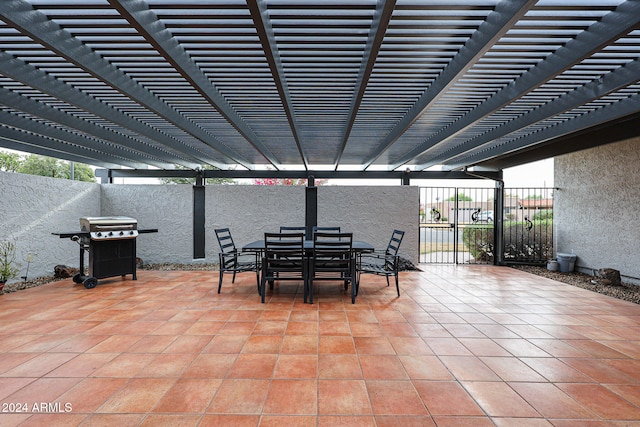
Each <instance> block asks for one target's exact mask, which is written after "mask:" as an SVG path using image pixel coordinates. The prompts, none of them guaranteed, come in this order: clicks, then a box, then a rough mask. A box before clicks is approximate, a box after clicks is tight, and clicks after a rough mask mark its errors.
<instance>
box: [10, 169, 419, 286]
mask: <svg viewBox="0 0 640 427" xmlns="http://www.w3.org/2000/svg"><path fill="white" fill-rule="evenodd" d="M418 191H419V190H418V187H339V186H335V187H334V186H321V187H318V191H317V194H318V225H320V226H323V225H334V224H340V225H341V226H342V229H343V230H344V231H351V232H353V233H354V238H355V239H356V240H365V241H368V242H371V243H373V244H374V245H375V246H376V247H378V248H384V247H386V245H387V243H388V241H389V237H390V236H391V232H392V230H393V229H394V228H398V229H401V230H404V231H405V232H406V234H405V238H404V240H403V242H402V246H401V251H400V252H401V254H402V255H403V256H404V257H406V258H407V259H409V260H411V261H412V262H414V263H417V258H418V241H417V239H418ZM305 194H306V193H305V187H300V186H245V185H221V186H207V187H206V190H205V214H206V217H205V233H206V235H205V244H206V258H204V259H200V260H194V259H193V187H192V186H191V185H116V184H96V183H86V182H78V181H69V180H62V179H53V178H46V177H40V176H33V175H23V174H15V173H6V172H0V199H1V200H3V203H4V205H3V208H2V211H1V221H0V238H6V237H11V238H14V239H15V240H16V244H17V246H18V261H19V262H20V263H22V264H23V267H24V268H23V269H22V271H21V275H24V270H25V269H26V265H24V263H23V260H24V259H26V256H27V253H28V252H29V251H33V252H34V253H35V254H36V256H35V257H34V259H33V262H32V263H31V264H30V266H29V277H30V278H34V277H39V276H49V275H51V274H52V273H53V267H54V266H55V265H57V264H65V265H69V266H72V267H77V266H78V263H79V247H78V245H77V244H76V243H74V242H72V241H71V240H70V239H60V238H59V237H58V236H53V235H52V234H51V233H52V232H54V231H57V232H71V231H76V230H79V228H80V226H79V219H80V217H83V216H112V215H121V216H130V217H133V218H136V219H137V220H138V227H139V228H157V229H158V233H153V234H142V235H140V237H139V238H138V239H137V255H138V256H139V257H140V258H142V259H143V261H144V262H146V263H164V262H177V263H191V262H211V263H215V262H217V261H218V252H219V248H218V243H217V239H216V237H215V233H214V229H216V228H223V227H229V228H230V229H231V231H232V233H233V236H234V239H235V241H236V244H237V246H238V247H242V245H244V244H246V243H249V242H251V241H254V240H257V239H262V238H263V236H264V232H267V231H274V232H277V231H278V230H279V227H280V226H281V225H289V226H304V225H305V198H306V196H305Z"/></svg>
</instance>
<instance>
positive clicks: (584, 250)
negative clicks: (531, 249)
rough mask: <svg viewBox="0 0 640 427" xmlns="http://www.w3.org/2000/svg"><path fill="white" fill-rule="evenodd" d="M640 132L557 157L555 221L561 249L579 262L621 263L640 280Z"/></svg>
mask: <svg viewBox="0 0 640 427" xmlns="http://www.w3.org/2000/svg"><path fill="white" fill-rule="evenodd" d="M638 165H640V138H635V139H632V140H628V141H624V142H620V143H616V144H610V145H605V146H602V147H597V148H593V149H589V150H585V151H580V152H577V153H573V154H568V155H564V156H560V157H557V158H556V159H555V166H554V171H555V172H554V175H555V177H554V182H555V185H556V187H558V190H556V191H555V193H554V205H555V206H554V225H555V227H556V230H555V239H556V244H555V247H556V248H557V252H561V253H571V251H574V253H575V254H576V255H577V260H576V267H577V268H578V269H580V270H584V271H585V272H589V273H591V272H592V270H593V269H599V268H605V267H610V268H615V269H617V270H620V273H621V274H622V275H624V276H626V277H628V278H630V279H631V280H630V281H632V282H634V283H635V282H638V281H640V263H639V262H638V259H639V257H640V228H639V227H638V209H639V208H638V207H639V206H640V172H639V171H638Z"/></svg>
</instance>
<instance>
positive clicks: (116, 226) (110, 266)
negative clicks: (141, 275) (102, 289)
mask: <svg viewBox="0 0 640 427" xmlns="http://www.w3.org/2000/svg"><path fill="white" fill-rule="evenodd" d="M157 231H158V230H157V229H144V230H141V229H138V221H137V220H136V219H134V218H129V217H126V216H91V217H82V218H80V231H79V232H68V233H53V234H56V235H58V236H60V238H70V239H71V240H73V241H75V242H77V243H78V244H79V245H80V272H79V273H78V274H76V275H75V276H74V277H73V281H74V282H75V283H82V284H83V285H84V287H85V288H87V289H91V288H95V287H96V285H97V284H98V279H103V278H105V277H114V276H125V275H127V274H131V275H132V278H133V280H136V279H137V278H136V238H137V237H138V235H139V234H141V233H155V232H157ZM85 251H87V252H89V267H88V269H87V273H88V274H87V275H85V274H84V270H85V268H84V253H85Z"/></svg>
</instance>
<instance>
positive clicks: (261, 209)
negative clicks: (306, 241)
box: [205, 185, 305, 262]
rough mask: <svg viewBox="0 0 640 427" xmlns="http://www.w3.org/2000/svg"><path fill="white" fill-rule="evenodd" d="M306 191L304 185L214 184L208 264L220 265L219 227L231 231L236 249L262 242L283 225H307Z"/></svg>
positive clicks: (208, 204)
mask: <svg viewBox="0 0 640 427" xmlns="http://www.w3.org/2000/svg"><path fill="white" fill-rule="evenodd" d="M304 203H305V188H304V187H300V186H269V185H264V186H263V185H214V186H208V187H206V195H205V212H206V218H205V232H206V237H205V242H206V243H205V244H206V255H207V261H209V262H218V253H219V252H220V248H219V246H218V240H217V238H216V235H215V231H214V230H215V229H216V228H229V230H230V231H231V235H232V237H233V240H234V243H235V244H236V247H238V248H241V247H242V246H243V245H245V244H247V243H250V242H253V241H254V240H261V239H263V238H264V233H265V232H278V231H280V226H281V225H284V226H295V227H298V226H302V227H303V226H304V222H305V204H304Z"/></svg>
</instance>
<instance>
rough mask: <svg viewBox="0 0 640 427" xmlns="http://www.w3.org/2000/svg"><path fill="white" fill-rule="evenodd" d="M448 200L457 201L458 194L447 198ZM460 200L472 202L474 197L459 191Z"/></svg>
mask: <svg viewBox="0 0 640 427" xmlns="http://www.w3.org/2000/svg"><path fill="white" fill-rule="evenodd" d="M446 201H448V202H455V201H456V196H451V197H449V198H448V199H446ZM458 201H459V202H472V201H473V199H472V198H471V197H470V196H467V195H466V194H463V193H458Z"/></svg>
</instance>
